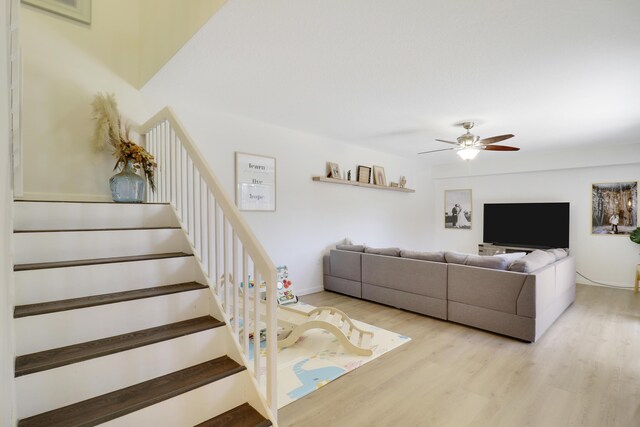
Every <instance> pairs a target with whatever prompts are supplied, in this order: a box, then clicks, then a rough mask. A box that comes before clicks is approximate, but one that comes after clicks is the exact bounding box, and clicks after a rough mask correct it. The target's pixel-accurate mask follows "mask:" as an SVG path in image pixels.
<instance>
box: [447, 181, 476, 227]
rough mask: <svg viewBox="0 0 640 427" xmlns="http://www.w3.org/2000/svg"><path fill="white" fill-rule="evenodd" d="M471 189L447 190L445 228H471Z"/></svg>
mask: <svg viewBox="0 0 640 427" xmlns="http://www.w3.org/2000/svg"><path fill="white" fill-rule="evenodd" d="M471 208H472V203H471V190H445V192H444V228H453V229H456V228H457V229H462V230H471V212H472V209H471Z"/></svg>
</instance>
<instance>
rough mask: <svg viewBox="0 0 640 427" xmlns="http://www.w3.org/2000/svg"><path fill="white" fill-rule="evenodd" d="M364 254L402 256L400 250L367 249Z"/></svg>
mask: <svg viewBox="0 0 640 427" xmlns="http://www.w3.org/2000/svg"><path fill="white" fill-rule="evenodd" d="M364 252H365V253H367V254H373V255H386V256H400V248H370V247H368V246H367V247H365V248H364Z"/></svg>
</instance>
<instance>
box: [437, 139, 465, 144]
mask: <svg viewBox="0 0 640 427" xmlns="http://www.w3.org/2000/svg"><path fill="white" fill-rule="evenodd" d="M436 141H439V142H446V143H447V144H453V145H460V144H458V143H457V142H453V141H445V140H444V139H436Z"/></svg>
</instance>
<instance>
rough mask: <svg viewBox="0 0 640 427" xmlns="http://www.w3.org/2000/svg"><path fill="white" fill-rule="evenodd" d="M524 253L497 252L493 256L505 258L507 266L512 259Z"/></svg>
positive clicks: (518, 257)
mask: <svg viewBox="0 0 640 427" xmlns="http://www.w3.org/2000/svg"><path fill="white" fill-rule="evenodd" d="M526 254H527V253H526V252H511V253H509V254H497V255H494V256H497V257H500V258H502V259H505V260H507V267H509V266H510V265H511V263H512V262H513V261H515V260H517V259H520V258H522V257H523V256H525V255H526Z"/></svg>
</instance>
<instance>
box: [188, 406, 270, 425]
mask: <svg viewBox="0 0 640 427" xmlns="http://www.w3.org/2000/svg"><path fill="white" fill-rule="evenodd" d="M270 425H271V421H269V420H268V419H266V418H265V417H263V416H262V415H260V413H259V412H258V411H256V410H255V409H253V407H252V406H251V405H249V404H248V403H243V404H242V405H240V406H236V407H235V408H233V409H231V410H230V411H227V412H225V413H222V414H220V415H218V416H216V417H214V418H211V419H210V420H207V421H205V422H203V423H200V424H198V425H197V426H195V427H268V426H270Z"/></svg>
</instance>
